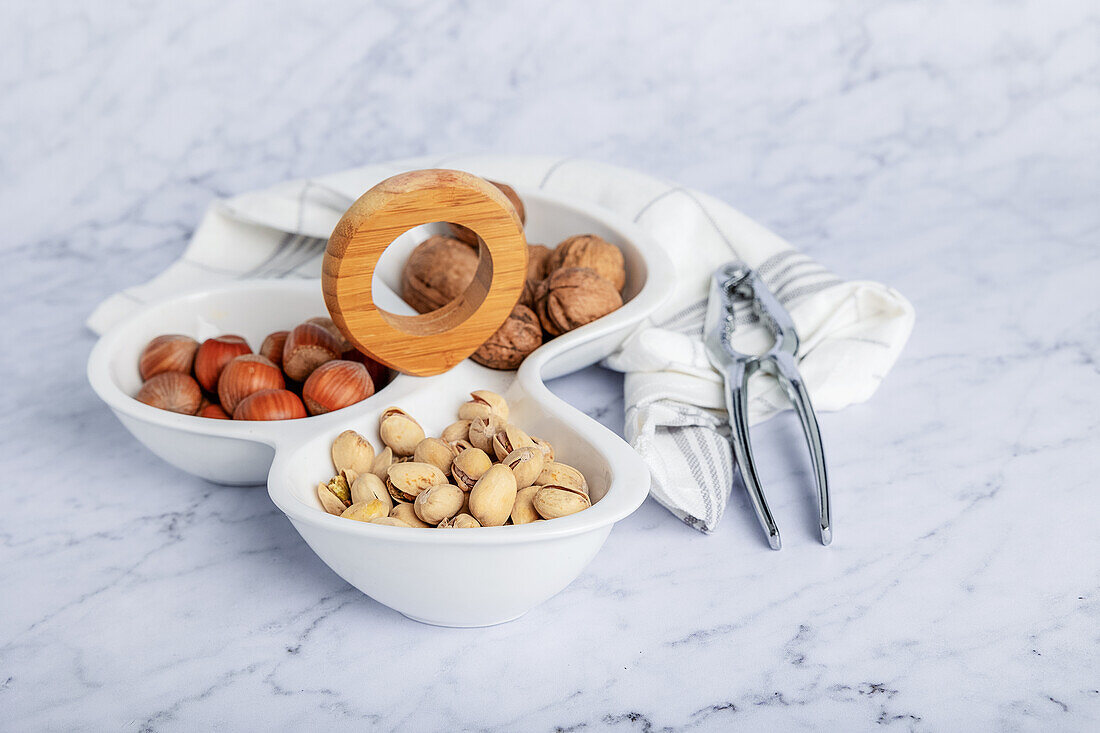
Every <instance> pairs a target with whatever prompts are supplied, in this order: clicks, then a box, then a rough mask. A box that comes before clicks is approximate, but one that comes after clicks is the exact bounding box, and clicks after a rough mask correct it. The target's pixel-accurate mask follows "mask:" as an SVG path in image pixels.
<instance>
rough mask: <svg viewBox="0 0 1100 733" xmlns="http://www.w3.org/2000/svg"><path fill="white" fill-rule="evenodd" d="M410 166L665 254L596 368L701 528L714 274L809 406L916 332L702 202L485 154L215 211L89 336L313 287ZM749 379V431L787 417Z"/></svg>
mask: <svg viewBox="0 0 1100 733" xmlns="http://www.w3.org/2000/svg"><path fill="white" fill-rule="evenodd" d="M417 168H458V169H462V170H467V171H470V172H472V173H475V174H477V175H480V176H484V177H486V178H491V179H493V180H498V181H504V182H507V183H510V184H513V185H515V186H516V187H518V188H536V189H542V190H545V191H548V192H557V193H561V194H563V195H568V196H570V197H573V198H578V199H583V200H586V201H588V202H589V203H592V204H596V205H598V206H602V207H604V208H606V209H607V210H609V211H611V212H614V213H615V214H617V215H619V216H620V217H625V218H627V219H629V220H631V221H633V222H634V223H635V224H636V225H638V226H639V227H641V228H643V229H645V230H647V231H648V232H649V234H650V235H652V236H653V237H654V238H655V239H656V240H657V241H658V242H659V243H661V244H662V245H663V246H665V247H666V248H667V249H668V251H669V253H670V254H671V255H672V257H671V259H672V261H673V263H674V268H675V271H674V272H673V273H669V274H668V275H667V276H669V277H674V278H675V280H676V290H675V294H674V296H673V299H672V301H671V302H670V303H669V305H668V306H667V307H666V308H665V309H664V311H663V312H662V314H661V315H660V316H658V317H655V318H654V319H653V321H652V322H649V323H646V324H643V325H642V327H641V328H639V329H638V330H637V331H636V332H635V333H634V334H633V335H632V336H631V337H630V338H629V339H628V341H627V342H626V344H624V346H623V348H622V349H621V350H620V351H619V352H618V353H616V354H614V355H612V356H611V357H609V358H608V359H606V360H605V362H604V364H605V366H608V367H610V368H612V369H617V370H619V371H623V372H625V373H626V378H625V405H626V428H625V432H626V438H627V440H628V441H629V442H630V443H631V445H633V446H634V448H635V450H637V451H638V453H639V454H640V455H641V456H642V458H643V459H644V460H645V461H646V463H647V464H648V465H649V467H650V469H651V471H652V474H653V489H652V491H653V496H654V497H655V498H656V499H657V500H658V501H660V502H661V503H662V504H663V505H665V506H666V507H668V508H669V509H670V510H671V511H672V512H673V513H674V514H675V515H676V516H678V517H679V518H680V519H681V520H683V521H684V522H686V523H688V524H690V525H692V526H694V527H697V528H698V529H701V530H703V531H706V532H710V531H713V530H714V529H715V527H716V526H717V525H718V522H719V520H720V519H721V517H722V513H723V511H724V509H725V506H726V503H727V501H728V499H729V494H730V491H731V489H732V486H733V457H732V454H731V450H730V444H729V440H728V434H729V431H728V427H727V424H726V423H727V417H726V414H725V408H724V404H725V402H724V399H725V398H724V395H723V391H722V390H723V385H722V380H721V377H719V375H718V374H717V373H716V372H714V371H713V370H712V369H711V368H710V365H709V363H708V362H707V359H706V356H705V355H704V353H703V346H702V338H701V334H702V323H703V313H704V311H705V309H706V295H707V284H708V279H709V277H710V274H711V272H712V271H713V270H714V269H715V268H716V267H718V265H720V264H722V263H724V262H727V261H729V260H732V259H739V260H742V261H743V262H746V263H747V264H748V265H750V266H751V267H754V268H756V270H757V271H758V272H759V273H760V274H761V275H762V277H763V278H764V281H765V282H766V283H767V284H768V286H769V287H770V288H771V289H772V291H773V292H774V293H775V294H776V296H777V297H778V298H779V300H780V302H782V303H783V304H784V306H786V308H787V309H788V310H789V311H790V313H791V317H792V318H793V319H794V322H795V326H796V327H797V329H798V333H799V336H800V337H801V341H802V343H801V348H800V353H799V367H800V370H801V372H802V375H803V377H804V378H805V381H806V385H807V387H808V388H809V391H810V394H811V397H812V399H813V402H814V406H815V407H816V408H817V409H818V410H838V409H840V408H842V407H845V406H846V405H850V404H853V403H856V402H862V401H864V400H866V399H868V398H869V397H870V396H871V394H873V393H874V391H875V389H876V387H877V386H878V384H879V382H881V381H882V379H883V377H885V375H886V373H887V372H888V371H889V370H890V368H891V367H892V366H893V364H894V362H895V361H896V359H897V357H898V355H899V354H900V352H901V349H902V347H903V346H904V344H905V341H906V340H907V339H908V337H909V333H910V331H911V330H912V327H913V309H912V306H910V304H909V302H908V301H907V300H906V299H905V298H904V297H903V296H902V295H901V294H900V293H898V292H897V291H896V290H893V289H892V288H889V287H886V286H885V285H881V284H878V283H874V282H859V281H846V280H842V279H841V278H839V277H837V276H836V275H834V274H832V273H831V272H829V271H828V270H826V269H825V268H824V267H823V266H822V265H820V264H819V263H817V262H816V261H814V260H812V259H811V258H809V257H807V256H806V255H804V254H802V253H800V252H798V251H797V250H795V249H794V248H792V247H791V245H790V244H788V243H787V242H786V241H784V240H783V239H781V238H780V237H778V236H776V235H775V234H774V233H772V232H770V231H768V230H767V229H765V228H764V227H762V226H760V225H759V224H757V223H755V222H753V221H752V220H750V219H748V218H747V217H745V216H744V215H742V214H740V213H739V212H737V211H736V210H734V209H733V208H731V207H730V206H728V205H726V204H724V203H722V202H720V201H718V200H716V199H714V198H712V197H710V196H707V195H705V194H702V193H700V192H697V191H693V190H691V189H687V188H683V187H680V186H676V185H673V184H670V183H667V182H665V181H661V180H658V179H656V178H652V177H650V176H646V175H643V174H641V173H637V172H635V171H631V170H627V169H623V168H619V167H616V166H611V165H607V164H603V163H597V162H593V161H588V160H581V159H576V158H550V157H535V156H485V155H477V156H451V157H446V158H440V157H434V158H428V157H425V158H419V159H411V160H401V161H394V162H390V163H385V164H379V165H370V166H366V167H362V168H356V169H353V170H348V171H344V172H341V173H336V174H333V175H329V176H324V177H322V178H317V179H312V180H306V181H293V182H289V183H284V184H280V185H278V186H275V187H273V188H270V189H267V190H263V191H257V192H253V193H246V194H241V195H239V196H235V197H233V198H231V199H228V200H224V201H217V202H215V203H214V204H213V205H212V206H211V207H210V209H209V210H208V211H207V213H206V215H205V217H204V218H203V221H202V223H201V224H200V226H199V228H198V229H197V230H196V231H195V234H194V236H193V237H192V239H191V243H190V244H189V245H188V247H187V249H186V250H185V251H184V253H183V256H182V258H180V259H179V260H178V261H176V262H175V263H174V264H172V265H171V266H170V267H169V268H168V269H167V270H165V271H164V272H163V273H161V274H160V275H158V276H157V277H156V278H154V279H152V280H150V281H149V282H147V283H145V284H143V285H139V286H136V287H133V288H129V289H127V290H124V291H122V292H121V293H117V294H115V295H113V296H111V297H110V298H108V299H107V300H106V301H104V302H103V303H101V304H100V305H99V307H98V308H96V310H95V312H94V313H92V315H91V316H90V317H89V319H88V326H89V327H90V328H91V329H92V330H93V331H96V332H98V333H102V332H103V331H105V330H106V329H108V328H110V327H111V326H112V325H113V324H114V323H116V322H117V321H118V320H120V319H122V318H123V317H125V316H127V315H129V314H130V313H132V312H134V311H135V310H138V309H140V308H141V307H143V306H144V305H145V304H148V303H151V302H154V301H156V300H160V299H163V298H166V297H170V296H173V295H176V294H178V293H181V292H185V291H188V290H194V289H198V288H205V287H210V286H211V285H215V284H218V283H223V282H229V281H234V280H242V279H248V278H270V277H276V278H282V277H290V278H315V277H319V276H320V264H321V257H322V255H323V253H324V247H325V243H326V240H327V238H328V235H329V234H330V233H331V231H332V229H333V227H334V226H335V225H336V222H337V221H338V220H339V219H340V217H341V216H342V215H343V213H344V210H345V209H346V208H347V207H348V206H349V205H350V204H351V202H352V201H354V200H355V199H357V198H358V197H359V196H360V195H361V194H362V193H363V192H364V191H366V190H367V189H369V188H370V187H371V186H373V185H374V184H376V183H378V182H379V181H381V180H383V179H384V178H387V177H388V176H391V175H393V174H395V173H399V172H402V171H406V170H413V169H417ZM548 244H552V243H548ZM739 318H740V321H741V325H742V326H743V328H739V329H738V332H737V335H738V341H737V345H738V346H739V347H740V348H742V349H743V350H746V351H752V350H755V349H761V348H764V347H766V345H767V341H766V334H765V333H764V331H763V329H762V328H761V327H760V326H759V325H758V324H755V323H754V322H753V319H752V318H751V317H750V316H748V315H746V316H744V317H740V316H739ZM753 379H754V380H757V381H754V383H753V384H752V386H751V402H750V409H751V412H750V418H751V420H752V421H753V422H759V421H760V420H763V419H765V418H767V417H769V416H771V415H773V414H775V413H776V412H777V411H779V410H782V409H785V407H786V402H785V398H784V397H783V394H782V391H781V390H780V389H779V387H778V385H777V384H775V382H774V380H772V379H771V378H770V377H765V376H762V375H760V376H756V377H754V378H753Z"/></svg>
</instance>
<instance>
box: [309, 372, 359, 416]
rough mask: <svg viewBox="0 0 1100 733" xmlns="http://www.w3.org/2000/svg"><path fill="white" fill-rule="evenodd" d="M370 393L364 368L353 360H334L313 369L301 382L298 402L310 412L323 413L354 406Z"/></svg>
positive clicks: (311, 413)
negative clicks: (300, 395)
mask: <svg viewBox="0 0 1100 733" xmlns="http://www.w3.org/2000/svg"><path fill="white" fill-rule="evenodd" d="M372 394H374V383H373V382H372V381H371V378H370V374H368V373H367V368H366V367H365V366H363V365H362V364H360V363H359V362H355V361H343V360H340V359H336V360H334V361H327V362H325V363H324V364H322V365H321V366H319V367H317V368H316V369H314V370H313V373H312V374H310V375H309V378H308V379H306V383H305V384H304V385H302V401H303V402H305V403H306V409H307V410H309V414H310V415H323V414H324V413H326V412H332V411H333V410H339V409H341V408H343V407H347V406H348V405H354V404H355V403H356V402H361V401H362V400H365V399H366V398H368V397H370V396H371V395H372Z"/></svg>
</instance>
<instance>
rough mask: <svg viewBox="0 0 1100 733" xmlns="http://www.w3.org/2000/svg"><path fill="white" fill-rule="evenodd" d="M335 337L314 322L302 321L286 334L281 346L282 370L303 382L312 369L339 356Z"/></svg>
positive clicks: (338, 345) (338, 346)
mask: <svg viewBox="0 0 1100 733" xmlns="http://www.w3.org/2000/svg"><path fill="white" fill-rule="evenodd" d="M340 353H341V351H340V343H339V342H338V341H337V340H336V337H335V336H333V335H332V334H331V333H329V332H328V331H326V330H325V329H324V328H322V327H321V326H318V325H317V324H316V323H302V324H299V325H297V326H295V327H294V329H293V330H292V331H291V332H290V333H289V334H288V335H287V337H286V344H285V345H284V346H283V371H284V372H286V375H287V376H288V377H290V378H291V379H293V380H295V381H297V382H303V381H305V380H306V378H307V377H309V375H310V374H312V373H313V370H314V369H316V368H317V367H319V366H321V365H322V364H324V363H325V362H326V361H332V360H333V359H338V358H339V357H340Z"/></svg>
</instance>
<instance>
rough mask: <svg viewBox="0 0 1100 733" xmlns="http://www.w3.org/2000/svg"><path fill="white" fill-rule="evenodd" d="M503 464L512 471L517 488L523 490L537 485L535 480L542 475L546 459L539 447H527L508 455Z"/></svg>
mask: <svg viewBox="0 0 1100 733" xmlns="http://www.w3.org/2000/svg"><path fill="white" fill-rule="evenodd" d="M501 463H503V464H504V465H505V466H507V467H508V468H510V469H512V473H513V474H514V475H515V477H516V486H518V487H519V488H521V489H522V488H526V487H527V486H530V485H531V484H533V483H535V479H537V478H538V477H539V474H541V473H542V467H543V464H544V463H545V459H544V458H543V455H542V451H541V450H539V449H538V448H537V447H535V446H533V445H525V446H522V447H520V448H516V449H515V450H514V451H512V452H511V453H509V454H508V455H506V456H505V457H504V460H502V461H501Z"/></svg>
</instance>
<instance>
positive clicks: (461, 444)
mask: <svg viewBox="0 0 1100 733" xmlns="http://www.w3.org/2000/svg"><path fill="white" fill-rule="evenodd" d="M449 445H450V446H451V452H452V453H454V454H455V455H456V456H457V455H458V454H459V453H461V452H462V451H464V450H468V449H470V448H473V447H474V444H473V443H471V442H470V441H468V440H456V441H453V442H451V443H450V444H449Z"/></svg>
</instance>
